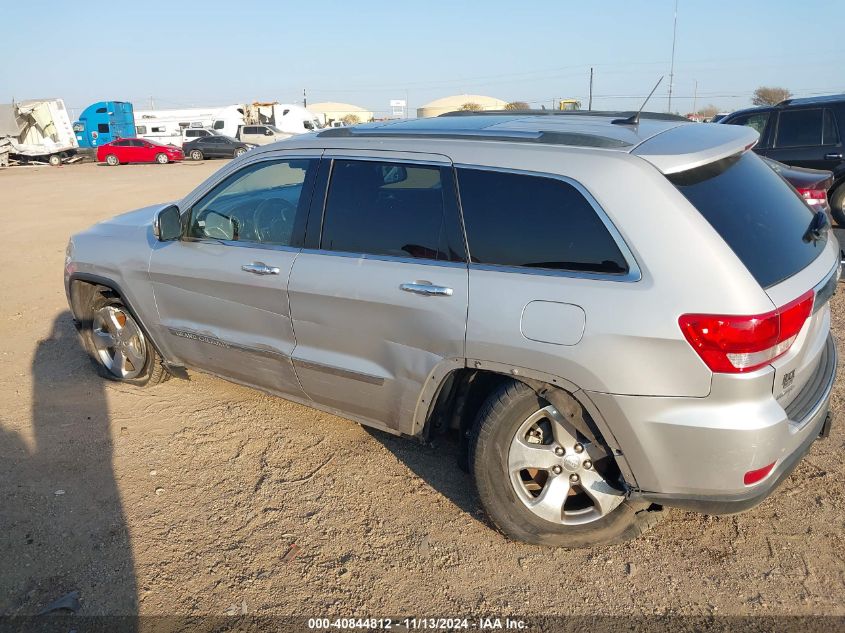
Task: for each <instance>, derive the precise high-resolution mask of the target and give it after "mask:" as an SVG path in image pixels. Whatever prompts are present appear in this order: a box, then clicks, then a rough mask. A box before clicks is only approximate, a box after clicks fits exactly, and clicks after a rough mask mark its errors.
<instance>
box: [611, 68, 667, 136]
mask: <svg viewBox="0 0 845 633" xmlns="http://www.w3.org/2000/svg"><path fill="white" fill-rule="evenodd" d="M661 81H663V75H661V76H660V79H658V80H657V83H656V84H654V88H652V89H651V92H649V93H648V96H647V97H646V98H645V101H643V104H642V105H641V106H640V109H639V110H637V111H636V112H634V114H632V115H631V116H629V117H628V118H626V119H613V121H611V123H615V124H616V125H639V124H640V113H641V112H642V111H643V108H645V104H647V103H648V100H649V99H651V95H653V94H654V91H655V90H657V86H659V85H660V82H661Z"/></svg>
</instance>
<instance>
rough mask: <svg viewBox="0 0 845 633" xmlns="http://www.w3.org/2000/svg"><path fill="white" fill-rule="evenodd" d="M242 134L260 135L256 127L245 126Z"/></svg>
mask: <svg viewBox="0 0 845 633" xmlns="http://www.w3.org/2000/svg"><path fill="white" fill-rule="evenodd" d="M244 134H261V131H260V130H259V129H258V128H257V127H252V126H247V127H245V128H244Z"/></svg>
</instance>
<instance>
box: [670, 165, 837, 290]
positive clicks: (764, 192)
mask: <svg viewBox="0 0 845 633" xmlns="http://www.w3.org/2000/svg"><path fill="white" fill-rule="evenodd" d="M668 178H669V180H670V181H671V182H672V183H674V185H675V186H676V187H677V188H678V189H679V190H680V191H681V193H682V194H684V196H686V198H687V199H688V200H689V201H690V202H691V203H692V204H693V206H695V208H696V209H698V210H699V212H700V213H701V215H703V216H704V218H705V219H706V220H707V221H708V222H709V223H710V224H711V225H712V226H713V228H714V229H716V232H717V233H719V235H720V236H721V237H722V239H723V240H725V242H726V243H727V245H728V246H730V247H731V249H732V250H733V252H734V253H736V255H737V257H739V259H740V260H741V261H742V263H743V264H745V267H746V268H747V269H748V271H749V272H750V273H751V274H752V275H753V276H754V278H755V279H756V280H757V282H758V283H759V284H760V285H761V286H762V287H763V288H768V287H769V286H773V285H775V284H777V283H779V282H781V281H783V280H784V279H786V278H787V277H791V276H792V275H794V274H795V273H797V272H798V271H800V270H802V269H803V268H805V267H806V266H807V265H808V264H809V263H810V262H811V261H813V260H814V259H815V258H816V257H817V256H818V255H819V253H821V251H822V249H823V248H824V245H825V240H821V241H819V242H815V243H814V242H805V241H804V239H803V237H804V233H805V232H806V231H807V227H808V226H809V224H810V220H811V219H812V217H813V213H812V211H810V209H809V207H808V206H807V205H806V204H804V202H802V200H801V198H799V197H798V196H796V195H795V192H794V191H793V190H792V189H790V188H789V186H788V185H787V184H786V183H785V182H784V181H783V179H782V178H781V177H780V176H778V175H777V174H776V173H775V172H774V171H773V170H772V169H770V168H769V167H768V166H767V165H766V164H765V163H764V162H763V161H762V160H761V159H760V157H758V156H757V155H756V154H754V153H753V152H745V153H744V154H742V155H737V156H733V157H731V158H726V159H724V160H720V161H717V162H715V163H711V164H709V165H705V166H704V167H699V168H697V169H691V170H689V171H685V172H681V173H678V174H673V175H671V176H669V177H668Z"/></svg>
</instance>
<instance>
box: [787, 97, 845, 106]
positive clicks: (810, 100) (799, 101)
mask: <svg viewBox="0 0 845 633" xmlns="http://www.w3.org/2000/svg"><path fill="white" fill-rule="evenodd" d="M834 101H845V94H838V95H820V96H818V97H797V98H792V97H790V98H789V99H784V100H783V101H779V102H778V103H777V106H776V107H781V106H788V105H805V104H806V105H812V104H814V103H831V102H834Z"/></svg>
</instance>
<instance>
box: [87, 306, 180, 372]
mask: <svg viewBox="0 0 845 633" xmlns="http://www.w3.org/2000/svg"><path fill="white" fill-rule="evenodd" d="M88 309H89V314H90V315H91V319H90V326H89V329H88V330H87V331H84V332H83V337H85V339H86V343H87V344H88V350H89V352H90V354H91V357H92V361H93V362H94V365H95V367H96V369H97V373H99V374H100V375H101V376H103V377H104V378H107V379H109V380H114V381H119V382H126V383H130V384H133V385H137V386H145V385H154V384H157V383H159V382H162V381H163V380H165V379H166V378H167V376H168V373H167V370H166V369H165V368H164V365H163V364H162V360H161V357H160V356H159V355H158V353H157V352H156V350H155V348H154V347H153V345H152V343H150V341H149V339H148V338H147V337H146V336H145V335H144V332H143V331H142V330H141V327H140V326H139V325H138V322H137V321H136V320H135V317H133V316H132V314H131V313H130V312H129V310H128V309H127V308H126V306H125V305H124V304H123V303H122V302H121V301H120V300H119V299H117V298H110V297H106V296H104V295H102V294H95V295H94V297H93V298H92V300H91V304H90V305H89V308H88Z"/></svg>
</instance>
